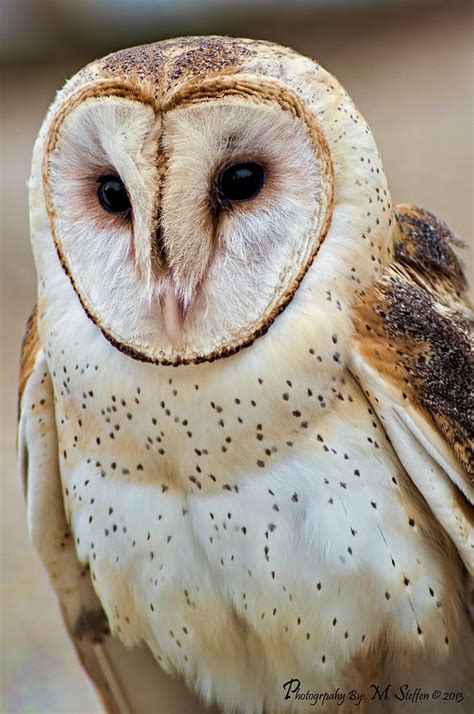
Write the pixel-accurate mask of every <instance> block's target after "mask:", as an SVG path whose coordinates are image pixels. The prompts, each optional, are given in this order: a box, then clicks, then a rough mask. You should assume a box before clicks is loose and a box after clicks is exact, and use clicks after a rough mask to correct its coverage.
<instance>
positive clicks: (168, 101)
mask: <svg viewBox="0 0 474 714" xmlns="http://www.w3.org/2000/svg"><path fill="white" fill-rule="evenodd" d="M102 96H116V97H123V98H126V99H129V100H131V101H138V102H140V103H142V104H147V105H148V106H150V107H152V109H153V110H154V111H155V113H156V114H158V113H160V112H161V113H163V112H166V111H170V110H171V109H175V108H177V107H178V106H185V105H188V104H193V103H197V102H204V101H209V100H213V99H219V98H223V97H229V96H234V97H243V98H248V99H250V100H252V101H254V102H262V103H277V104H278V105H279V106H280V107H281V109H282V110H283V111H287V112H290V113H291V114H292V115H293V116H294V117H296V118H297V119H299V120H300V121H302V122H304V124H305V125H306V127H307V129H308V132H309V135H310V138H311V141H312V144H313V147H314V151H315V154H316V157H317V159H318V161H319V163H320V166H321V168H322V173H323V177H324V181H323V182H322V186H323V188H325V193H326V201H327V204H326V207H325V213H324V218H323V221H321V222H320V223H321V224H322V225H320V228H319V234H318V235H317V236H315V240H314V246H313V249H312V251H311V254H310V255H309V257H308V259H307V260H306V263H305V264H304V265H303V266H302V267H301V269H300V271H299V273H298V275H297V276H296V277H295V278H294V280H293V282H292V284H291V285H290V286H289V287H288V288H287V289H286V291H285V292H284V293H283V295H282V296H281V297H280V299H279V300H278V302H277V304H276V305H275V306H274V307H273V309H272V310H271V311H270V313H269V314H267V315H264V316H263V317H262V318H261V319H260V321H259V322H258V323H257V325H256V326H255V328H254V329H253V331H251V332H250V333H249V334H248V335H246V336H244V337H242V338H241V339H240V340H239V339H238V340H236V341H235V342H234V343H231V344H229V345H225V346H223V347H219V348H217V349H215V350H214V351H213V352H210V353H209V354H203V355H195V356H193V357H189V358H187V357H182V356H180V355H177V356H176V357H175V358H172V359H168V358H159V357H151V356H149V355H147V354H145V353H144V352H141V351H140V350H138V349H136V348H135V347H132V346H131V345H128V344H127V343H124V342H121V341H120V340H117V339H116V338H115V337H114V336H113V335H112V334H111V332H110V331H109V329H108V328H107V327H106V326H105V325H103V324H102V323H101V321H100V319H99V318H98V317H97V315H95V314H94V311H93V310H92V308H91V306H90V305H89V304H88V302H87V300H86V298H85V297H84V296H83V295H82V294H81V292H80V290H79V289H78V286H77V284H76V282H75V280H74V277H73V275H72V272H71V269H70V266H69V264H68V261H67V258H66V256H65V255H64V252H63V250H62V247H61V244H60V242H59V239H58V236H57V231H56V214H55V209H54V204H53V197H52V191H51V186H50V183H49V165H50V164H49V159H50V156H51V154H52V152H53V151H54V149H55V147H56V145H57V141H58V136H59V131H60V128H61V125H62V123H63V121H64V119H65V117H66V116H67V115H68V114H69V113H70V112H71V111H72V110H73V109H75V108H76V107H77V106H78V105H79V104H80V103H81V102H83V101H84V100H86V99H90V98H97V97H102ZM42 180H43V190H44V197H45V204H46V210H47V213H48V218H49V223H50V228H51V233H52V236H53V240H54V244H55V247H56V252H57V254H58V257H59V260H60V263H61V266H62V268H63V270H64V272H65V273H66V275H67V276H68V278H69V280H70V282H71V284H72V287H73V289H74V291H75V293H76V295H77V296H78V298H79V300H80V302H81V305H82V307H83V308H84V310H85V312H86V314H87V316H88V317H89V318H90V319H91V320H92V321H93V322H94V324H95V325H97V327H98V328H99V329H100V330H101V332H102V334H103V335H104V337H105V338H106V339H107V340H108V341H109V342H110V344H112V345H113V346H114V347H116V348H117V349H118V350H119V351H120V352H123V353H124V354H126V355H127V356H128V357H131V358H132V359H135V360H138V361H141V362H149V363H152V364H161V365H164V366H176V367H177V366H180V365H186V364H201V363H203V362H213V361H215V360H218V359H221V358H223V357H230V356H231V355H233V354H236V353H237V352H239V351H240V350H241V349H243V348H245V347H249V346H250V345H251V344H253V342H255V340H256V339H258V338H259V337H261V336H262V335H264V334H265V333H266V332H267V331H268V329H269V328H270V326H271V325H272V323H273V322H274V320H275V319H276V318H277V317H278V315H279V314H280V313H281V312H283V310H284V309H285V308H286V307H287V305H288V304H289V303H290V301H291V299H292V298H293V296H294V294H295V292H296V290H297V289H298V287H299V285H300V283H301V281H302V279H303V277H304V276H305V274H306V272H307V270H308V269H309V267H310V266H311V264H312V263H313V261H314V258H315V257H316V254H317V253H318V250H319V248H320V246H321V244H322V243H323V241H324V239H325V237H326V235H327V232H328V230H329V226H330V224H331V219H332V211H333V205H334V170H333V165H332V160H331V153H330V150H329V146H328V144H327V141H326V138H325V136H324V134H323V132H322V130H321V128H320V127H319V125H318V124H317V122H316V120H315V118H314V116H313V114H312V113H311V112H310V111H309V110H308V109H307V108H306V107H305V105H304V103H303V101H302V100H301V99H300V97H299V96H298V95H297V94H296V93H295V92H293V91H292V90H290V89H289V88H288V87H286V85H284V84H282V83H281V82H279V81H277V80H273V79H271V80H270V79H265V80H259V79H254V78H250V77H239V78H237V77H235V76H225V77H221V78H210V79H207V80H202V79H200V80H199V82H197V81H196V82H191V83H189V84H187V86H186V87H184V88H182V89H180V90H179V91H176V92H174V93H171V94H168V95H165V97H164V98H163V100H162V101H159V100H158V99H157V98H156V96H155V95H154V94H153V93H147V92H146V91H145V90H143V89H142V88H141V87H137V86H134V85H133V84H130V83H128V82H124V81H120V80H117V79H115V80H98V81H97V82H94V83H93V84H88V85H86V86H84V87H81V88H80V89H79V90H77V91H76V92H75V93H73V94H72V95H71V96H70V97H69V99H68V101H67V102H66V103H65V104H64V105H63V106H62V107H61V108H60V109H59V111H58V112H57V114H56V115H55V117H54V119H53V121H52V123H51V126H50V128H49V131H48V134H47V137H46V141H45V151H44V159H43V165H42Z"/></svg>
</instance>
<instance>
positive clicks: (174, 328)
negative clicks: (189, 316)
mask: <svg viewBox="0 0 474 714" xmlns="http://www.w3.org/2000/svg"><path fill="white" fill-rule="evenodd" d="M161 310H162V312H163V320H164V323H165V330H166V333H167V335H168V338H169V341H170V342H171V344H172V346H173V347H174V349H175V350H179V349H180V348H181V347H182V343H183V322H184V317H185V311H184V308H183V305H182V303H181V301H180V300H179V298H178V296H177V295H176V290H175V287H174V285H173V283H172V282H170V283H169V284H168V286H167V288H166V290H165V292H164V293H163V294H162V296H161Z"/></svg>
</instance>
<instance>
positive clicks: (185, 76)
mask: <svg viewBox="0 0 474 714" xmlns="http://www.w3.org/2000/svg"><path fill="white" fill-rule="evenodd" d="M259 44H260V43H258V42H257V41H253V40H238V39H234V38H232V37H185V38H179V39H173V40H164V41H163V42H155V43H153V44H150V45H143V46H141V47H131V48H129V49H126V50H120V51H119V52H114V53H113V54H111V55H108V56H107V57H105V58H104V59H103V60H99V61H98V62H97V63H96V67H97V70H98V71H99V72H100V73H101V74H103V75H104V76H110V77H112V76H115V77H120V78H122V79H128V80H135V81H137V80H138V81H139V82H141V83H143V84H146V85H148V86H153V87H154V89H155V92H156V93H157V94H161V93H163V92H166V91H168V90H169V89H171V88H173V86H176V85H177V84H179V83H180V82H181V80H189V79H193V78H196V77H199V76H205V77H211V76H213V75H217V74H219V75H223V74H226V73H228V72H236V71H238V70H239V68H241V67H242V66H243V64H244V60H245V59H246V58H248V57H250V56H252V55H253V54H255V52H256V47H257V46H258V45H259Z"/></svg>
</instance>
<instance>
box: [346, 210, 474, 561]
mask: <svg viewBox="0 0 474 714" xmlns="http://www.w3.org/2000/svg"><path fill="white" fill-rule="evenodd" d="M396 218H397V236H396V241H395V245H394V251H395V255H394V258H395V260H394V262H393V263H392V264H391V265H390V266H389V267H387V268H386V270H385V271H384V273H383V274H382V276H381V277H380V279H378V280H377V282H375V283H374V284H373V285H372V286H371V287H370V288H369V289H368V290H366V291H365V292H364V293H362V294H361V296H360V300H359V302H358V304H357V305H356V307H355V311H354V324H355V330H356V332H355V345H354V347H355V349H354V352H353V354H352V357H351V371H352V372H353V374H354V376H355V377H356V379H357V380H358V381H359V383H360V385H361V387H362V389H363V390H364V392H365V394H366V396H367V399H368V400H369V401H370V403H371V405H372V407H373V408H374V410H375V411H376V413H377V415H378V416H379V418H380V419H381V421H382V423H383V425H384V428H385V431H386V433H387V435H388V437H389V439H390V441H391V443H392V446H393V447H394V449H395V451H396V453H397V455H398V457H399V459H400V461H401V463H402V464H403V466H404V468H405V470H406V471H407V473H408V474H409V476H410V478H411V479H412V481H413V482H414V484H415V485H416V487H417V488H418V490H419V491H420V492H421V494H422V495H423V497H424V499H425V500H426V502H427V503H428V505H429V507H430V508H431V510H432V512H433V514H434V516H435V517H436V519H437V520H438V521H439V523H440V524H441V525H442V526H443V527H444V529H445V531H446V532H447V533H448V534H449V536H450V538H451V539H452V541H453V542H454V543H455V545H456V547H457V549H458V551H459V554H460V556H461V558H462V559H463V561H464V563H465V565H466V567H467V569H468V571H469V572H470V573H471V574H472V573H474V527H473V523H474V516H473V514H474V509H473V495H474V494H473V491H474V489H473V486H474V464H473V437H474V397H473V386H474V380H473V374H474V361H473V351H472V324H473V315H472V310H471V308H470V306H469V303H468V301H467V298H466V295H465V290H466V280H465V277H464V274H463V270H462V266H461V263H460V262H459V260H458V259H457V257H456V255H455V253H454V251H453V249H452V245H462V243H461V242H460V241H459V239H457V238H456V237H455V236H454V235H453V234H452V232H451V231H450V230H449V228H448V227H447V226H446V225H445V224H444V223H443V222H442V221H440V220H439V219H438V218H437V217H436V216H434V215H433V214H432V213H430V212H429V211H426V210H423V209H420V208H417V207H415V206H408V205H400V206H397V210H396Z"/></svg>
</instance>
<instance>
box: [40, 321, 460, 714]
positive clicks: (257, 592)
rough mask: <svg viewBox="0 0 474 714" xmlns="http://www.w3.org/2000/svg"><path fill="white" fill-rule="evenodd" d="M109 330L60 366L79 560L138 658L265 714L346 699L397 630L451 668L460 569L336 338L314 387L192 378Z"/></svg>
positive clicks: (253, 378) (268, 374)
mask: <svg viewBox="0 0 474 714" xmlns="http://www.w3.org/2000/svg"><path fill="white" fill-rule="evenodd" d="M96 333H97V331H91V340H90V341H89V342H87V343H83V344H82V346H81V349H80V354H81V359H78V358H77V356H75V355H77V354H78V345H77V344H76V343H75V341H74V339H73V338H72V339H71V340H70V341H67V340H64V333H61V335H60V333H58V332H56V333H54V331H52V332H51V334H50V337H49V345H50V347H53V346H54V349H53V351H50V353H49V356H48V359H49V362H50V367H51V370H52V373H53V381H54V385H55V393H56V398H57V406H56V409H57V415H58V416H57V419H58V435H59V442H60V452H61V475H62V480H63V486H64V495H65V503H66V509H67V512H68V516H69V518H70V522H71V524H72V529H73V533H74V537H75V538H76V543H77V551H78V554H79V556H80V558H81V560H82V561H83V562H88V563H89V564H90V567H91V572H92V576H93V580H94V585H95V587H96V589H97V592H98V594H99V596H100V598H101V601H102V603H103V606H104V608H105V610H106V612H107V615H108V617H109V620H110V622H111V625H112V627H113V629H114V631H115V632H116V633H117V634H119V635H120V637H121V638H122V639H123V640H124V641H125V642H129V643H133V642H136V641H137V640H140V639H144V640H146V641H147V642H148V644H149V645H150V647H151V648H152V650H153V651H154V653H155V655H156V657H157V659H158V660H159V662H160V663H161V664H162V666H163V667H165V668H166V669H176V670H177V671H179V672H181V673H184V674H185V675H187V676H188V677H189V678H190V679H191V680H193V681H195V682H197V686H198V687H199V689H200V690H201V691H202V692H203V693H204V694H205V695H207V696H209V695H211V694H213V695H217V697H218V698H219V699H220V701H221V702H226V703H227V704H228V705H229V706H232V705H233V703H234V704H237V703H240V706H242V691H241V690H242V687H245V693H246V695H247V704H248V709H246V711H247V710H248V711H252V707H256V708H255V711H258V707H259V706H261V705H260V704H259V702H260V703H261V702H263V701H266V703H267V706H268V705H269V703H270V706H279V703H281V691H282V684H283V682H285V681H287V679H288V678H289V676H290V675H292V674H297V676H299V677H300V678H301V679H302V680H304V681H305V682H307V683H308V685H310V684H311V685H312V686H313V687H321V686H326V687H328V686H329V685H330V683H331V682H332V681H335V679H336V678H338V677H340V672H341V670H343V669H344V667H345V666H346V664H347V663H348V662H349V661H350V659H351V657H352V656H354V655H358V654H362V656H363V655H364V653H365V652H366V651H367V652H368V651H369V650H370V647H371V645H373V644H375V642H376V641H377V640H378V638H379V637H380V636H381V634H382V633H384V632H387V631H388V632H391V633H392V647H393V648H394V649H396V648H397V647H399V648H408V649H410V650H419V651H420V652H421V651H422V649H423V647H424V645H425V644H426V638H429V640H430V646H431V647H432V649H433V650H434V651H440V652H442V651H443V648H445V647H446V642H445V638H446V623H445V619H444V618H445V612H444V610H443V607H442V600H443V587H445V586H442V585H441V583H442V582H443V580H445V575H444V573H443V566H442V563H441V561H440V559H439V557H438V556H437V554H436V552H435V551H434V550H431V549H430V546H429V545H428V544H427V542H426V541H425V540H424V539H423V536H422V532H421V531H420V530H419V529H418V525H417V523H416V522H415V521H414V520H413V518H412V514H411V513H410V500H409V498H408V499H407V496H406V494H404V492H403V489H402V486H404V482H405V475H404V473H403V471H402V469H401V466H400V464H399V462H398V461H397V459H396V457H394V455H393V452H392V450H391V447H390V445H389V444H388V442H387V440H386V438H385V436H384V433H383V430H382V428H381V426H380V424H379V422H378V420H377V419H376V417H375V416H374V414H373V413H372V410H371V409H370V407H369V405H368V403H367V402H366V400H365V398H364V395H363V394H362V393H361V391H360V390H359V388H358V386H357V385H356V384H355V382H354V381H353V380H352V378H351V377H350V375H348V373H347V372H346V371H345V370H344V369H343V367H342V359H341V355H340V353H339V352H338V348H337V337H336V338H335V340H333V339H332V338H331V340H330V343H328V344H327V345H325V346H324V348H322V349H320V350H318V349H316V348H313V347H311V346H310V347H308V348H307V349H306V350H305V356H304V357H302V358H300V360H299V363H298V369H297V371H295V369H293V368H290V367H289V366H288V363H286V364H285V363H284V362H282V363H281V364H278V363H273V364H271V369H270V368H266V369H265V368H263V367H262V365H263V362H260V363H259V362H258V360H254V359H253V358H252V355H251V354H250V353H248V354H247V356H245V355H238V356H237V358H235V359H234V365H235V366H234V368H233V367H232V360H224V361H223V362H222V363H221V364H215V365H208V366H206V365H204V366H201V367H199V368H194V367H185V368H178V369H173V368H162V367H154V366H150V365H142V364H140V363H135V362H133V361H132V360H129V359H127V358H125V357H124V356H123V355H120V354H119V353H117V352H116V350H114V349H113V348H111V347H110V346H109V345H108V344H107V343H105V342H104V340H103V338H102V336H101V335H100V334H96ZM76 342H77V340H76ZM58 343H60V344H62V345H63V347H62V349H58ZM237 360H240V361H237ZM151 374H153V375H154V376H155V377H156V378H155V379H153V380H150V375H151ZM395 622H396V629H395V627H394V626H392V623H395ZM272 702H273V704H271V703H272Z"/></svg>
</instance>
